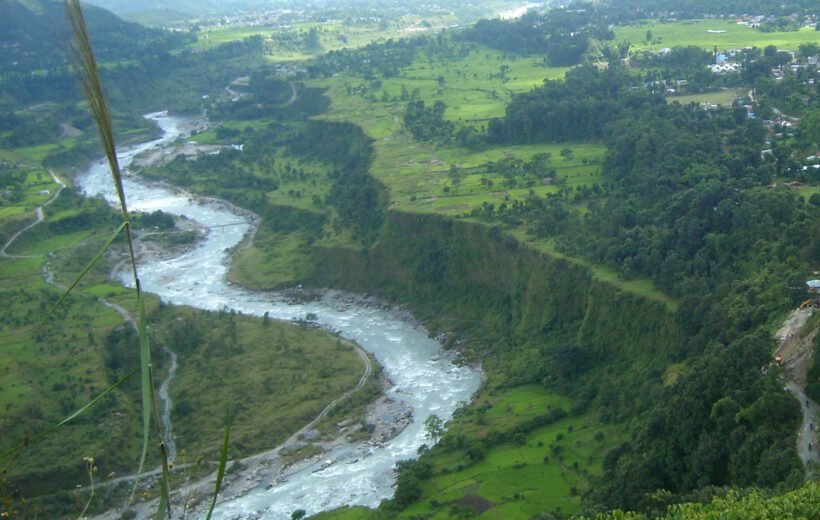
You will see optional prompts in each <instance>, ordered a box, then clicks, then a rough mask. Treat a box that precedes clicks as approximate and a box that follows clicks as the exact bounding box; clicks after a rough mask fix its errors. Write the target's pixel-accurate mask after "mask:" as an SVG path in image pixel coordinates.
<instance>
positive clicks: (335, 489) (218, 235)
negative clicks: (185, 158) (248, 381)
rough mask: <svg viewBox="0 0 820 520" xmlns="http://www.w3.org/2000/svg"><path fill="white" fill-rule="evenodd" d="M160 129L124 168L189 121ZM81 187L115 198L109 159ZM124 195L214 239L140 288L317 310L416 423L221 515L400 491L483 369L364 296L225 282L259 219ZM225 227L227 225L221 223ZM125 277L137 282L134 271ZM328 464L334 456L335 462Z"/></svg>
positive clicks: (147, 264)
mask: <svg viewBox="0 0 820 520" xmlns="http://www.w3.org/2000/svg"><path fill="white" fill-rule="evenodd" d="M147 117H148V118H149V119H151V120H153V121H155V122H156V123H157V124H158V125H159V126H160V128H161V129H162V130H163V136H162V137H161V138H159V139H156V140H154V141H150V142H146V143H143V144H140V145H136V146H133V147H130V148H126V149H123V151H121V153H120V162H121V165H122V166H123V168H127V167H128V166H129V165H130V164H131V162H132V160H133V158H134V157H135V156H136V155H138V154H140V153H143V152H145V151H149V150H153V149H159V148H162V147H164V146H169V145H170V144H172V143H174V142H175V141H176V140H177V139H178V138H179V137H181V136H183V135H184V134H183V130H182V128H183V127H184V123H185V120H184V119H182V118H178V117H174V116H168V115H167V114H165V113H156V114H151V115H149V116H147ZM77 184H78V188H79V189H80V190H81V191H82V192H83V193H84V194H86V195H88V196H103V197H104V198H105V199H106V200H108V201H109V202H110V203H111V204H116V200H117V197H116V192H115V190H114V187H113V185H112V182H111V175H110V172H109V169H108V166H107V164H106V163H105V162H103V161H99V162H96V163H94V164H93V165H92V166H90V167H89V169H88V170H87V171H86V172H85V173H84V174H83V175H81V176H80V177H79V179H78V181H77ZM125 193H126V195H127V197H128V204H129V209H131V210H133V211H155V210H159V209H161V210H162V211H164V212H166V213H171V214H175V215H185V216H186V217H188V218H190V219H192V220H195V221H197V222H198V223H200V224H201V225H203V226H205V227H207V228H209V233H208V235H207V237H206V238H205V239H204V240H202V241H201V242H200V243H199V244H198V246H197V247H196V248H195V249H193V250H192V251H189V252H187V253H184V254H182V255H181V256H178V257H176V258H170V259H156V258H151V259H146V260H145V261H143V262H141V263H140V265H139V271H140V279H141V281H142V286H143V289H144V290H146V291H148V292H152V293H155V294H157V295H159V296H160V297H161V298H162V300H163V301H165V302H168V303H173V304H179V305H189V306H192V307H197V308H200V309H205V310H223V309H228V310H235V311H237V312H242V313H243V314H251V315H256V316H262V315H264V314H265V313H266V312H267V313H268V314H269V316H270V317H271V318H276V319H280V320H292V319H299V318H304V317H305V316H306V314H308V313H313V314H315V315H316V316H317V317H318V318H317V321H318V322H319V323H320V324H321V325H322V326H323V327H326V328H328V329H330V330H333V331H336V332H338V333H339V334H340V335H341V336H343V337H345V338H348V339H351V340H353V341H355V342H357V343H358V344H359V345H361V347H362V348H364V349H365V350H366V351H368V352H370V353H371V354H373V355H374V356H375V357H376V359H377V360H378V361H379V363H380V364H381V365H382V367H383V369H384V373H385V375H386V376H387V377H388V378H389V379H390V381H391V382H392V384H393V386H392V388H390V389H389V390H388V391H387V394H388V396H389V397H390V398H392V399H395V400H400V401H403V402H404V403H406V404H407V405H408V406H409V407H410V408H411V409H412V411H413V422H412V423H411V424H410V425H409V426H408V427H407V428H405V429H404V431H402V432H401V433H400V434H399V435H398V436H396V437H395V438H393V439H392V440H390V441H388V442H386V443H385V444H384V445H382V446H371V445H368V444H361V445H358V446H353V447H351V446H349V445H348V446H344V447H340V448H336V449H334V450H331V451H330V452H328V453H325V454H324V455H323V456H322V458H321V460H319V461H316V462H315V463H314V464H311V465H309V466H308V467H306V468H304V469H302V470H301V471H299V472H298V473H295V474H291V475H289V476H288V478H287V480H286V481H284V482H282V483H279V484H278V485H276V486H274V487H272V488H270V489H266V488H265V485H266V484H267V483H265V482H262V483H260V485H259V486H258V487H257V488H255V489H253V490H251V491H250V492H249V493H247V494H245V495H243V496H241V497H239V498H236V499H232V500H228V501H226V502H223V503H221V504H220V505H219V506H218V507H217V514H216V517H217V518H226V519H227V518H230V519H235V518H271V519H278V518H290V515H291V513H292V512H293V511H295V510H297V509H304V510H305V511H306V512H307V513H308V514H313V513H317V512H320V511H324V510H329V509H333V508H337V507H341V506H346V505H363V506H368V507H375V506H377V505H378V504H379V502H380V501H381V500H382V499H385V498H389V497H391V496H392V495H393V485H394V483H395V475H394V471H393V468H394V466H395V464H396V462H398V461H400V460H405V459H409V458H414V457H415V456H416V451H417V449H418V448H419V446H421V445H422V444H424V443H425V442H426V441H427V439H426V437H425V433H424V427H423V423H424V420H425V419H426V418H427V417H429V416H430V415H432V414H435V415H437V416H439V417H441V418H442V419H444V420H447V419H449V418H450V417H452V415H453V412H454V411H455V410H456V408H457V407H458V406H459V405H460V404H462V403H465V402H467V401H469V400H470V399H471V397H472V395H473V394H474V393H475V392H476V390H477V389H478V387H479V384H480V380H481V377H480V373H479V371H477V370H476V369H474V368H471V367H466V366H457V365H455V364H454V363H452V361H451V359H450V357H449V356H446V355H442V347H441V345H440V344H439V343H437V342H436V341H435V340H433V339H431V338H429V337H428V334H427V332H426V331H425V330H424V329H423V328H422V327H421V326H419V325H418V324H417V323H415V322H414V321H413V320H412V319H410V318H409V317H408V316H406V314H402V313H400V312H398V311H395V310H385V309H384V308H383V307H382V306H375V305H369V304H367V302H366V300H365V299H364V298H356V297H351V295H340V294H337V293H327V294H325V295H324V296H323V297H321V298H320V299H318V300H317V301H312V302H309V303H304V304H293V303H289V302H288V301H287V300H286V299H285V298H284V297H283V296H281V295H277V294H275V293H264V292H254V291H249V290H245V289H241V288H237V287H234V286H231V285H229V284H227V283H226V281H225V274H226V272H227V269H228V264H229V261H230V257H229V253H228V251H229V250H230V248H232V247H234V246H236V245H237V244H238V243H239V242H240V241H241V240H242V238H243V237H244V236H245V235H246V234H247V233H249V232H251V231H252V226H253V225H254V224H253V223H252V222H251V221H250V220H249V219H248V218H247V217H246V216H243V215H242V214H241V212H238V211H237V210H235V209H233V208H232V207H231V206H230V205H228V204H224V203H220V202H219V201H215V200H208V199H198V198H195V197H191V196H190V195H189V194H186V193H182V192H178V191H174V190H173V189H169V188H166V187H163V186H159V185H157V184H154V183H149V182H144V181H142V180H140V178H139V177H136V176H132V175H126V178H125ZM220 226H221V227H220ZM121 282H122V283H123V284H125V285H133V280H129V277H128V272H123V274H122V275H121ZM327 461H331V462H332V463H331V464H330V465H328V464H327Z"/></svg>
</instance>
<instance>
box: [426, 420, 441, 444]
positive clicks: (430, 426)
mask: <svg viewBox="0 0 820 520" xmlns="http://www.w3.org/2000/svg"><path fill="white" fill-rule="evenodd" d="M424 431H425V432H426V433H427V437H428V438H429V439H430V440H431V441H433V445H434V446H435V445H436V444H438V441H439V439H440V438H441V436H442V435H443V434H444V421H442V420H441V418H440V417H439V416H438V415H431V416H430V417H428V418H427V419H425V420H424Z"/></svg>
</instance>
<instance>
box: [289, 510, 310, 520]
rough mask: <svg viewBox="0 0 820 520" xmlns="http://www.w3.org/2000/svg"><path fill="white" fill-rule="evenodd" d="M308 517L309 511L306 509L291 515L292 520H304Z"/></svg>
mask: <svg viewBox="0 0 820 520" xmlns="http://www.w3.org/2000/svg"><path fill="white" fill-rule="evenodd" d="M306 516H307V511H305V510H304V509H297V510H296V511H294V512H293V513H291V514H290V518H291V520H302V518H304V517H306Z"/></svg>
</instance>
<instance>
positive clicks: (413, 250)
mask: <svg viewBox="0 0 820 520" xmlns="http://www.w3.org/2000/svg"><path fill="white" fill-rule="evenodd" d="M314 252H315V260H316V264H315V269H314V275H313V277H312V278H311V279H310V280H309V283H310V284H312V285H316V286H326V287H335V288H340V289H345V290H351V291H358V292H368V293H371V294H376V295H378V296H380V297H383V298H386V299H389V300H391V301H394V302H397V303H400V304H403V305H407V306H408V307H409V308H410V309H411V310H412V311H413V312H414V314H416V315H417V316H418V317H419V318H420V319H422V320H424V321H425V322H426V323H428V325H429V326H430V327H432V328H433V329H434V331H435V332H437V331H439V330H445V331H446V330H455V331H459V332H461V333H462V335H463V336H466V337H468V338H470V339H473V340H476V341H475V343H479V344H483V345H482V346H481V347H480V348H481V349H482V351H483V352H484V353H485V354H486V353H487V352H492V353H494V354H498V353H502V354H503V353H509V355H511V356H512V357H514V358H518V362H517V363H516V364H518V365H521V368H522V370H524V371H532V370H531V369H532V367H528V366H527V364H528V359H529V360H532V359H534V358H533V357H532V356H528V355H527V354H526V352H527V351H528V350H533V349H536V350H537V349H541V348H543V347H544V346H545V344H547V343H549V342H550V341H556V340H557V339H558V338H560V340H561V341H572V342H574V343H576V344H577V346H578V347H580V348H582V349H583V350H584V351H586V352H587V353H588V354H590V355H591V356H593V358H594V360H595V361H606V360H610V359H611V360H616V361H619V362H626V363H631V362H640V363H642V364H643V363H646V364H647V365H649V364H651V365H654V366H659V365H664V364H665V362H666V355H665V353H666V352H667V350H668V349H670V348H672V347H673V346H674V345H676V344H677V342H678V329H677V326H676V324H675V319H674V316H673V313H672V312H671V311H670V310H669V309H668V308H667V307H666V306H665V305H663V304H662V303H659V302H656V301H653V300H650V299H648V298H645V297H642V296H639V295H636V294H632V293H629V292H626V291H624V290H623V289H621V288H619V287H617V286H615V285H613V284H610V283H607V282H605V281H601V280H597V279H595V278H594V277H593V276H592V273H591V272H590V270H589V269H588V268H587V267H584V266H582V265H578V264H575V263H572V262H570V261H568V260H565V259H562V258H558V257H555V256H551V255H549V254H547V253H543V252H540V251H536V250H534V249H532V248H530V247H528V246H526V245H523V244H522V243H520V242H519V241H518V240H516V239H515V238H513V237H511V236H509V235H506V234H504V233H503V232H502V231H501V230H499V229H498V228H495V227H490V226H486V225H482V224H476V223H470V222H464V221H455V220H452V219H448V218H445V217H441V216H437V215H420V214H408V213H401V212H391V213H390V215H389V218H388V222H387V224H386V225H385V227H384V229H383V232H382V235H381V238H380V240H379V241H378V242H377V243H376V244H375V245H374V246H373V247H372V248H370V249H362V250H355V249H352V248H323V247H317V248H316V249H315V251H314ZM473 354H475V355H478V354H479V353H478V352H473ZM533 355H535V354H533ZM536 357H537V356H536Z"/></svg>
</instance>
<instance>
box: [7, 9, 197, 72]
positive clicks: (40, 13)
mask: <svg viewBox="0 0 820 520" xmlns="http://www.w3.org/2000/svg"><path fill="white" fill-rule="evenodd" d="M0 13H2V16H0V48H2V53H0V75H1V76H4V77H9V76H15V75H30V74H31V73H32V72H33V71H42V72H53V71H54V70H56V69H59V68H61V67H63V66H65V65H66V64H67V63H68V62H69V60H70V55H69V51H68V49H67V47H68V43H67V42H68V41H69V36H70V33H71V29H70V27H69V26H68V22H67V21H66V16H65V9H64V8H63V4H62V2H55V1H52V0H0ZM85 16H86V20H87V22H88V25H89V32H90V33H91V34H92V40H93V41H94V44H95V51H96V52H97V57H98V59H99V60H100V61H101V62H103V63H105V62H112V61H113V62H119V61H122V60H130V59H134V58H137V57H140V56H144V55H147V54H152V53H157V52H160V51H161V50H166V51H167V50H168V49H169V48H170V47H174V46H176V45H179V44H181V43H182V40H183V38H184V36H183V35H180V34H171V33H166V32H164V31H160V30H156V29H148V28H145V27H143V26H141V25H137V24H134V23H129V22H125V21H123V20H121V19H119V18H117V17H116V16H115V15H114V14H112V13H110V12H108V11H106V10H104V9H101V8H98V7H94V6H87V7H86V8H85Z"/></svg>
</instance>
